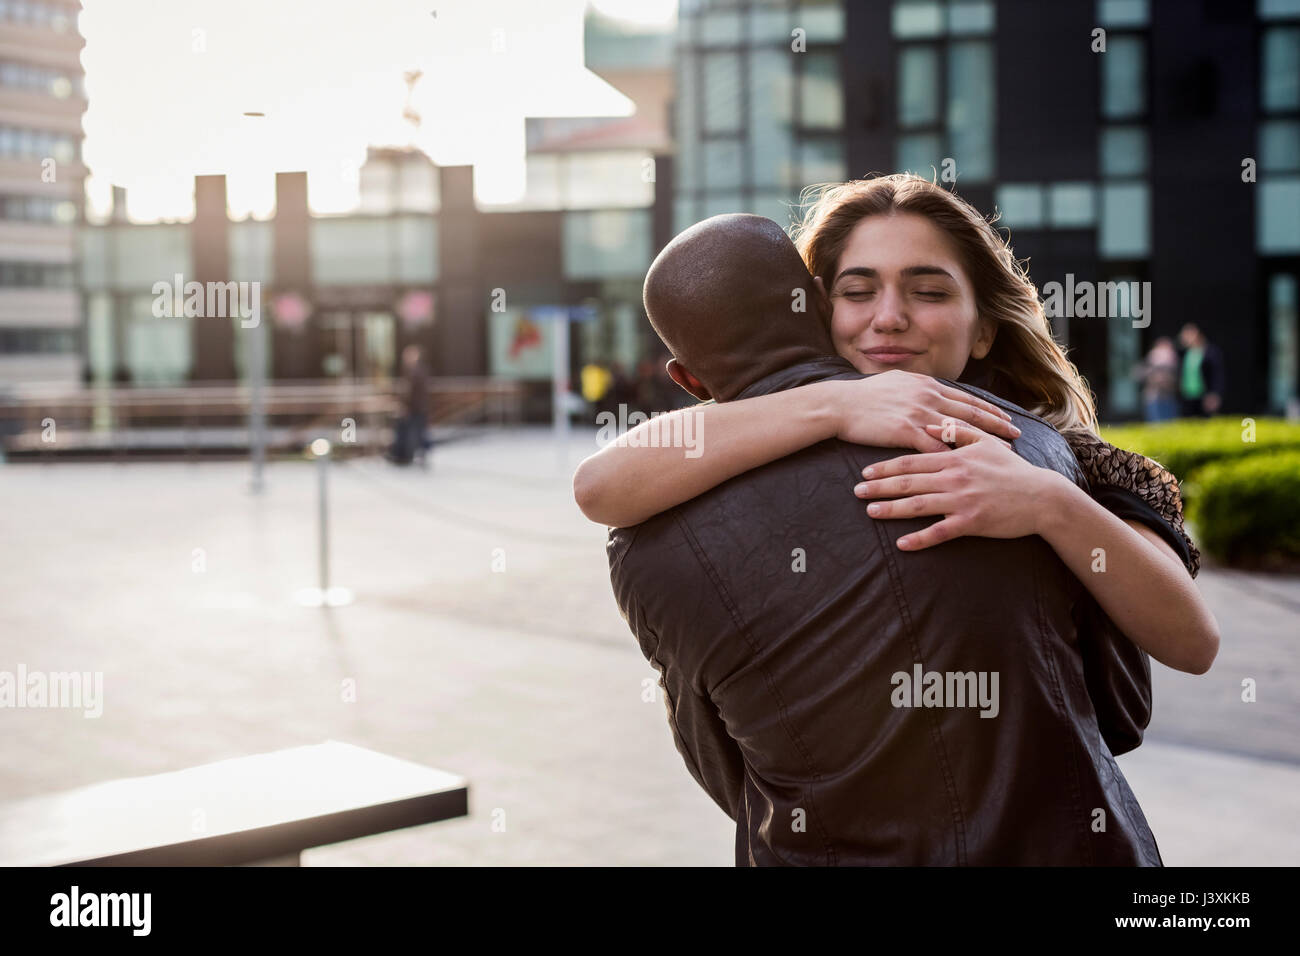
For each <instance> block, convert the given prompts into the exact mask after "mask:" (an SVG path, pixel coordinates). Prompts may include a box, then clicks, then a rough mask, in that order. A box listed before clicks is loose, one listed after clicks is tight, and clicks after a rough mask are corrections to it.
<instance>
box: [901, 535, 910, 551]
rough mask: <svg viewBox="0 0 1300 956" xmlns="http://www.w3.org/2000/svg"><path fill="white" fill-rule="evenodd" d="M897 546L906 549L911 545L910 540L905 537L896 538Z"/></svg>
mask: <svg viewBox="0 0 1300 956" xmlns="http://www.w3.org/2000/svg"><path fill="white" fill-rule="evenodd" d="M898 546H899V547H900V548H902V549H903V550H907V549H908V548H910V547H911V546H912V542H911V541H909V540H908V539H907V538H899V539H898Z"/></svg>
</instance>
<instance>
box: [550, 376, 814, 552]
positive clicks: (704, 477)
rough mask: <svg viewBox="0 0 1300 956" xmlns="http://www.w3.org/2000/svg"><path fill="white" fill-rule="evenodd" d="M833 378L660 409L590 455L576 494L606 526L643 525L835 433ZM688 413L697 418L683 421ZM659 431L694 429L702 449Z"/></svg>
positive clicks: (575, 479)
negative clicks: (731, 399)
mask: <svg viewBox="0 0 1300 956" xmlns="http://www.w3.org/2000/svg"><path fill="white" fill-rule="evenodd" d="M834 384H836V383H834V382H814V383H813V384H811V385H804V386H802V387H800V388H792V389H788V390H786V391H783V392H773V393H772V394H770V395H759V396H756V397H754V398H747V399H741V400H740V401H734V402H723V403H721V404H717V405H697V406H694V407H691V408H679V409H677V410H676V411H673V412H668V413H667V414H664V415H658V416H656V417H655V418H654V419H651V420H650V421H647V422H642V423H641V424H640V425H637V426H636V428H634V429H632V430H630V431H629V432H628V433H627V435H625V436H621V437H620V438H618V439H617V440H615V441H612V442H610V443H609V444H608V445H606V446H605V447H604V448H602V449H601V450H600V451H598V452H596V453H595V454H594V455H591V456H589V457H588V458H587V459H586V460H585V461H583V462H582V464H580V465H579V466H578V470H577V471H576V472H575V473H574V475H573V497H574V499H575V500H576V501H577V502H578V507H579V508H580V509H581V510H582V513H583V514H584V515H586V516H587V517H588V518H590V519H591V520H592V521H595V522H597V523H599V524H605V525H610V526H612V527H615V528H628V527H631V526H632V525H635V524H640V523H641V522H642V521H645V520H646V519H647V518H649V517H651V516H653V515H656V514H658V513H659V512H661V511H666V510H667V509H669V508H672V507H675V506H676V505H679V504H681V503H682V502H683V501H689V500H690V499H691V498H694V497H695V496H696V495H700V494H703V493H704V492H706V491H708V490H709V489H710V488H714V487H716V486H718V485H720V484H722V483H723V482H724V481H726V480H727V479H729V478H734V477H735V476H736V475H739V474H742V473H744V472H746V471H749V470H750V469H751V468H757V467H758V466H759V465H765V464H767V463H768V462H770V461H775V460H776V459H778V458H781V457H783V456H785V455H789V454H791V453H792V452H796V451H798V450H799V449H801V448H807V447H808V446H809V445H815V444H816V443H817V442H819V441H823V440H825V439H827V438H832V437H834V435H835V430H836V427H835V422H834V420H833V416H832V414H831V411H830V404H829V402H827V401H826V400H825V399H826V398H828V395H827V392H828V390H829V386H831V385H834ZM686 416H690V417H691V418H693V419H694V421H692V422H689V423H686V422H684V419H685V417H686ZM686 425H689V428H690V430H684V426H686ZM652 427H653V428H654V429H655V431H654V432H653V433H652V432H651V428H652ZM656 434H657V435H659V436H672V435H693V436H694V439H695V447H694V448H690V449H688V448H683V447H681V446H680V445H679V446H678V447H673V446H672V445H671V444H670V443H668V442H666V441H656V440H655V438H654V435H656ZM688 452H689V453H690V454H688ZM692 455H693V456H694V457H691V456H692Z"/></svg>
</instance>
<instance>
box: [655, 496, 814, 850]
mask: <svg viewBox="0 0 1300 956" xmlns="http://www.w3.org/2000/svg"><path fill="white" fill-rule="evenodd" d="M673 520H674V521H676V522H677V525H678V527H680V528H681V529H682V534H683V535H684V536H685V538H686V541H687V543H688V544H689V545H690V547H691V550H692V551H693V552H694V553H695V558H696V560H697V561H699V562H700V566H701V567H703V568H704V573H705V574H707V575H708V577H709V580H710V581H711V582H712V583H713V587H714V589H715V590H716V591H717V593H718V597H719V598H720V599H721V601H722V605H723V607H725V608H726V609H727V614H728V615H729V616H730V617H731V621H732V623H733V624H734V625H735V627H736V631H737V633H739V634H740V636H741V637H742V638H743V639H744V641H745V643H746V644H747V645H748V646H749V650H750V653H751V654H752V655H753V660H754V666H755V667H757V668H758V670H759V673H761V674H762V675H763V682H764V683H765V684H767V688H768V692H769V693H771V695H772V697H773V699H775V701H776V705H777V713H778V714H779V715H780V718H781V726H782V727H784V728H785V732H786V734H787V735H788V736H789V737H790V741H791V742H792V743H793V744H794V745H795V748H796V749H797V750H798V751H799V755H800V756H801V757H802V758H803V761H804V765H805V766H806V768H807V770H808V773H809V775H810V776H811V777H812V779H813V780H814V781H816V782H817V783H820V782H821V774H820V773H818V772H817V769H816V767H815V766H814V764H813V760H812V754H811V753H809V751H808V749H807V746H806V745H805V744H804V742H803V738H802V737H800V736H799V733H798V732H797V731H796V730H795V729H794V727H793V726H791V724H790V717H789V711H788V709H787V707H786V704H785V700H784V698H782V696H781V692H780V691H779V690H778V689H777V686H776V682H775V681H774V680H773V679H772V675H771V673H770V672H769V671H768V669H767V667H766V665H764V664H763V662H762V660H761V659H760V656H759V649H758V647H757V646H755V644H754V641H753V638H752V637H751V636H750V634H749V631H748V629H747V628H746V627H745V625H744V624H743V623H742V621H741V618H740V614H739V610H738V609H737V607H736V606H735V603H734V602H733V601H732V599H731V595H730V594H729V593H728V592H727V589H726V587H725V586H724V585H723V583H722V578H721V576H720V575H719V574H718V573H717V570H716V569H715V568H714V567H713V564H712V563H711V562H710V561H709V559H708V555H707V554H705V552H704V549H703V547H702V546H701V545H700V543H699V542H698V541H697V540H696V538H695V534H694V532H693V531H692V530H691V528H690V525H689V523H688V522H687V521H686V519H685V517H684V516H683V515H682V513H681V511H679V510H678V509H676V508H674V509H673ZM805 796H806V797H807V802H808V809H809V811H810V815H811V816H812V818H813V820H814V821H816V824H817V830H818V832H819V833H820V834H821V838H822V845H823V846H824V847H825V849H826V856H827V859H828V861H829V864H830V865H831V866H836V865H838V855H837V854H836V852H835V846H834V844H833V843H832V842H831V839H830V835H829V834H828V833H827V832H826V827H825V824H824V823H823V821H822V819H821V811H819V810H818V809H817V806H816V803H817V801H816V798H815V796H814V795H813V790H812V788H811V787H810V788H808V790H807V791H806V792H805ZM746 825H747V826H748V823H747V824H746ZM750 855H751V857H752V855H753V849H752V848H751V849H750Z"/></svg>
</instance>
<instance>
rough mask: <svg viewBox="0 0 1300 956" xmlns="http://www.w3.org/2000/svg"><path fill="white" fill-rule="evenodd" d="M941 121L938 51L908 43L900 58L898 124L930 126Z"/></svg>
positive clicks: (904, 125)
mask: <svg viewBox="0 0 1300 956" xmlns="http://www.w3.org/2000/svg"><path fill="white" fill-rule="evenodd" d="M938 121H939V51H938V50H937V49H935V48H934V47H930V46H918V47H909V48H907V49H904V50H903V51H902V52H900V53H899V59H898V125H899V126H903V127H912V126H931V125H933V124H935V123H937V122H938Z"/></svg>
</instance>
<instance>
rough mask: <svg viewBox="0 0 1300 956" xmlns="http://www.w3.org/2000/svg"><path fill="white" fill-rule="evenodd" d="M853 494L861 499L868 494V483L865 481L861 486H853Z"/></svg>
mask: <svg viewBox="0 0 1300 956" xmlns="http://www.w3.org/2000/svg"><path fill="white" fill-rule="evenodd" d="M853 493H854V494H855V495H857V496H858V497H859V498H860V497H862V496H863V495H865V494H866V493H867V483H866V482H865V481H864V482H862V484H860V485H854V486H853Z"/></svg>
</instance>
